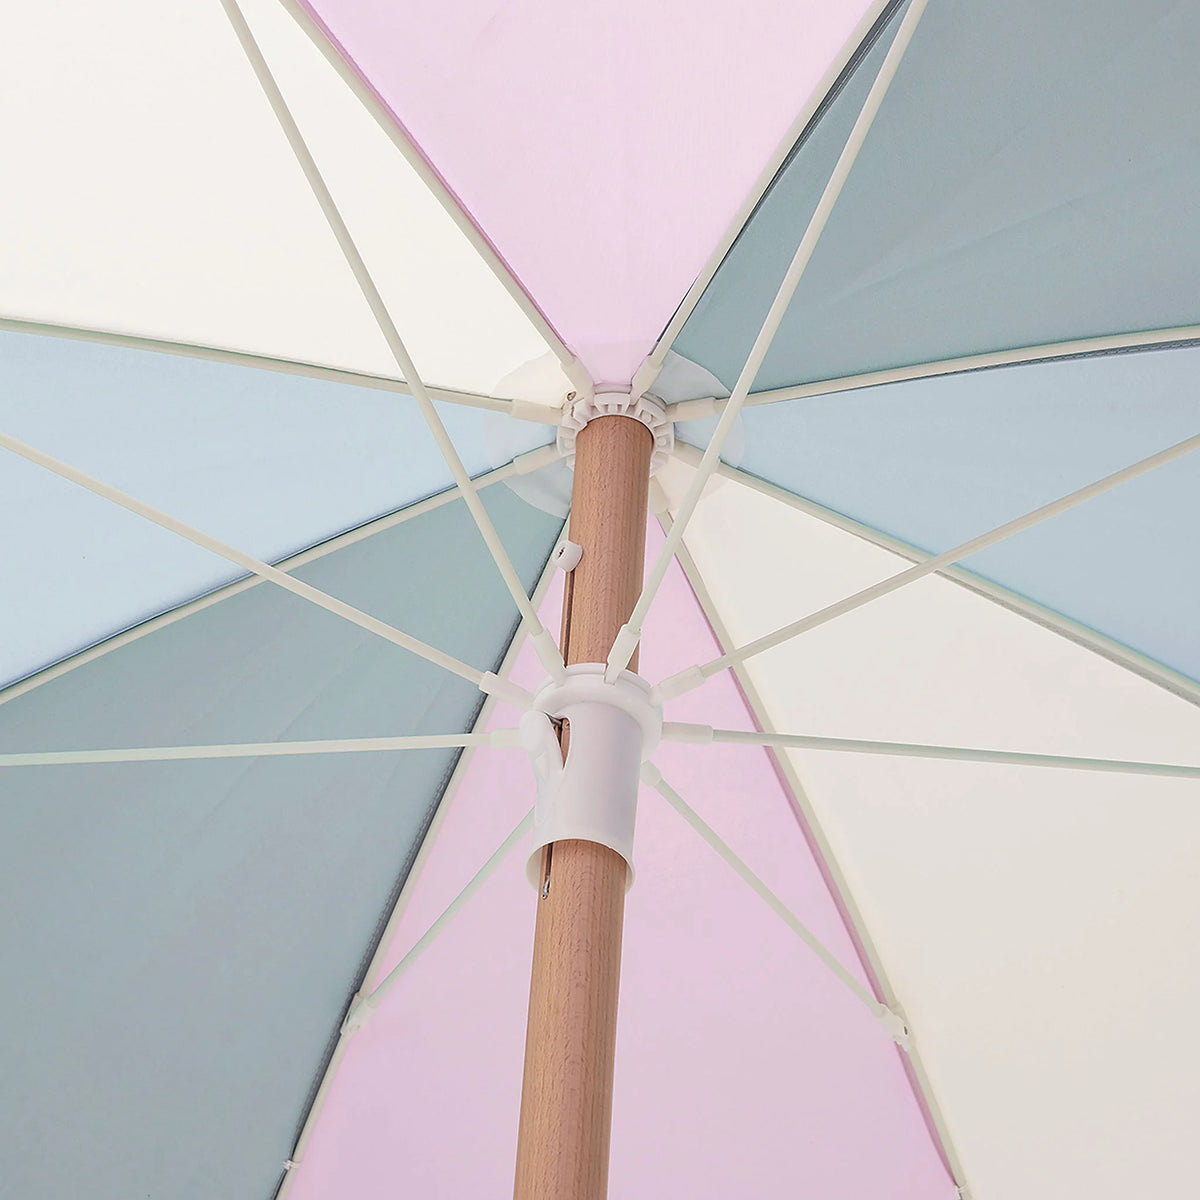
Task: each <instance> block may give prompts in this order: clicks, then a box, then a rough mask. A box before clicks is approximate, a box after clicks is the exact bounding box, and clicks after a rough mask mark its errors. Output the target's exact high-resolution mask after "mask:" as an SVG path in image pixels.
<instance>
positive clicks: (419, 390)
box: [221, 0, 563, 675]
mask: <svg viewBox="0 0 1200 1200" xmlns="http://www.w3.org/2000/svg"><path fill="white" fill-rule="evenodd" d="M221 5H222V7H223V8H224V9H225V15H226V16H227V17H228V18H229V23H230V25H231V26H232V27H233V32H234V34H235V35H236V36H237V39H238V42H239V43H240V44H241V47H242V50H243V52H244V53H245V55H246V59H247V61H248V62H249V64H250V67H251V69H252V70H253V71H254V74H255V77H256V78H257V79H258V82H259V86H260V87H261V88H262V90H263V94H264V96H265V97H266V99H267V102H268V103H269V104H270V105H271V109H272V111H273V112H274V114H275V118H276V120H277V121H278V122H279V127H280V129H281V130H282V131H283V133H284V136H285V137H286V138H287V140H288V145H289V146H291V148H292V153H293V155H294V156H295V158H296V162H297V164H298V165H299V167H300V169H301V170H302V171H303V172H304V177H305V179H306V180H307V181H308V185H309V187H310V189H311V190H312V193H313V197H314V199H316V201H317V203H318V205H319V206H320V208H321V212H322V214H323V215H324V217H325V220H326V223H327V224H328V225H329V229H330V232H331V233H332V234H333V236H334V238H335V239H336V240H337V243H338V247H339V249H340V250H341V251H342V257H343V258H344V259H345V260H346V265H347V266H348V267H349V268H350V271H351V273H352V274H353V276H354V280H355V282H356V283H357V284H358V288H359V291H360V292H362V296H363V299H364V300H365V301H366V302H367V306H368V308H370V310H371V315H372V316H373V317H374V318H375V323H376V324H377V325H378V326H379V332H380V333H381V334H382V335H383V339H384V341H385V342H386V343H387V346H388V349H389V350H390V351H391V353H392V357H393V358H394V359H395V360H396V365H397V366H398V367H399V368H400V374H401V375H402V376H403V377H404V380H405V382H406V383H407V384H408V387H409V390H410V391H411V392H412V396H413V399H414V400H415V401H416V402H417V407H418V408H419V409H420V411H421V416H422V417H423V418H424V420H425V424H426V425H427V426H428V427H429V432H430V434H431V435H432V436H433V440H434V441H435V442H436V443H437V447H438V449H439V450H440V451H441V454H442V457H443V458H444V459H445V460H446V465H447V467H449V468H450V474H451V475H452V476H453V478H454V482H455V483H456V484H457V485H458V489H459V491H460V492H461V493H462V498H463V501H464V502H465V504H466V506H467V509H468V511H469V512H470V514H471V518H472V520H473V521H474V522H475V526H476V528H477V529H478V530H479V535H480V537H481V538H482V539H483V542H484V545H485V546H486V547H487V550H488V553H489V554H490V555H491V557H492V561H493V562H494V563H495V564H496V569H497V570H498V571H499V572H500V577H501V578H502V579H503V580H504V586H505V587H506V588H507V589H508V592H509V595H511V596H512V599H513V603H514V604H516V606H517V611H518V612H519V613H520V614H521V617H522V619H523V620H524V622H525V627H526V629H527V630H528V634H527V636H528V638H529V640H530V642H531V643H532V644H533V648H534V650H535V651H536V652H537V656H538V658H539V659H540V660H541V662H542V665H543V666H544V667H545V668H546V670H547V671H549V672H550V674H551V675H561V674H562V669H563V662H562V658H561V657H560V655H559V652H558V648H557V647H556V646H555V645H554V639H553V638H552V637H551V636H550V633H549V631H548V630H546V629H543V628H542V624H541V621H539V620H538V615H537V612H536V611H535V609H534V607H533V604H532V602H531V601H530V599H529V594H528V593H527V592H526V590H525V585H524V584H523V583H522V582H521V577H520V575H519V574H518V572H517V570H516V568H515V567H514V566H513V564H512V560H511V559H510V558H509V556H508V551H507V550H506V549H505V547H504V543H503V542H502V541H501V540H500V535H499V534H498V533H497V532H496V528H495V526H494V525H493V524H492V519H491V517H489V516H488V513H487V509H486V508H484V506H483V501H481V500H480V499H479V496H478V494H477V492H476V488H475V484H474V482H473V481H472V479H471V477H470V475H469V474H468V473H467V469H466V467H465V466H464V465H463V461H462V459H461V458H460V457H459V454H458V451H457V450H456V449H455V446H454V443H453V442H452V441H451V439H450V435H449V434H448V433H447V432H446V427H445V425H444V424H443V423H442V419H441V417H440V416H438V412H437V409H436V408H434V406H433V401H432V399H430V396H429V391H428V389H427V388H426V387H425V384H424V382H423V381H422V379H421V376H420V374H419V373H418V371H417V367H416V364H415V363H414V362H413V360H412V356H411V355H410V354H409V352H408V347H407V346H406V345H405V344H404V339H403V338H401V336H400V332H399V330H398V329H397V328H396V324H395V322H394V321H393V320H392V316H391V313H390V312H389V311H388V308H387V305H386V304H385V303H384V301H383V297H382V296H381V295H380V293H379V289H378V288H377V287H376V286H375V280H374V278H373V277H372V275H371V272H370V271H369V270H368V268H367V264H366V261H365V260H364V258H363V256H362V254H361V252H360V251H359V249H358V245H357V243H356V242H355V241H354V238H353V237H352V236H351V234H350V229H349V227H348V226H347V224H346V222H345V219H344V218H343V217H342V214H341V210H340V209H339V208H338V206H337V203H336V202H335V201H334V199H333V194H332V193H331V192H330V190H329V187H328V185H327V184H326V183H325V178H324V176H323V175H322V174H321V171H320V168H319V167H318V166H317V162H316V159H315V158H313V155H312V151H311V150H309V148H308V143H307V142H306V141H305V140H304V136H303V135H302V134H301V132H300V127H299V125H297V124H296V119H295V117H293V116H292V112H291V109H290V108H289V107H288V104H287V101H286V100H285V99H284V96H283V92H282V91H280V88H279V85H278V83H277V82H276V80H275V76H274V75H273V74H272V73H271V68H270V67H269V66H268V65H267V60H266V58H265V57H264V56H263V53H262V50H261V48H260V47H259V45H258V42H257V40H256V39H255V37H254V34H253V32H252V31H251V29H250V26H249V24H248V23H247V21H246V17H245V15H244V14H243V12H242V10H241V8H240V6H239V5H238V2H237V0H221Z"/></svg>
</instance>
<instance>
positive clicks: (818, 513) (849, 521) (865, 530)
mask: <svg viewBox="0 0 1200 1200" xmlns="http://www.w3.org/2000/svg"><path fill="white" fill-rule="evenodd" d="M672 453H673V455H674V456H675V457H676V458H678V459H679V460H680V461H681V462H684V463H686V464H687V465H688V466H695V465H696V463H697V462H699V461H700V451H699V450H698V449H697V448H696V447H695V446H689V445H688V444H687V443H686V442H680V441H677V442H676V443H675V449H674V451H673V452H672ZM717 474H718V475H720V476H721V477H722V478H724V479H732V480H733V481H734V482H735V483H737V484H738V485H739V486H741V487H745V488H749V489H750V490H751V491H753V492H758V493H759V495H761V496H767V497H769V498H770V499H772V500H777V501H779V503H781V504H785V505H787V507H789V508H794V509H795V510H796V511H797V512H801V513H804V515H805V516H809V517H813V518H814V519H815V520H818V521H820V522H822V523H823V524H825V525H830V526H832V527H833V528H834V529H840V530H842V532H844V533H849V534H852V535H853V536H854V537H856V538H860V539H862V540H863V541H865V542H869V543H870V544H871V545H872V546H878V547H879V548H880V549H881V550H887V551H889V552H890V553H892V554H895V555H897V556H898V557H900V558H905V559H907V560H908V561H909V562H914V563H920V562H927V561H928V560H929V559H931V558H932V557H933V555H932V554H930V553H929V551H928V550H922V549H920V548H919V547H917V546H913V545H912V544H910V543H909V542H904V541H901V540H900V539H899V538H896V537H892V536H891V534H887V533H884V532H882V531H881V530H879V529H875V528H874V527H873V526H871V525H864V524H863V523H862V522H861V521H856V520H854V518H853V517H848V516H846V515H845V514H844V513H840V512H838V511H836V510H835V509H832V508H826V507H825V506H824V505H823V504H818V503H817V502H816V501H815V500H810V499H808V498H807V497H806V496H798V495H796V493H795V492H789V491H788V490H787V489H786V488H783V487H780V486H779V485H778V484H775V483H771V482H770V481H768V480H766V479H760V478H759V477H758V476H757V475H750V474H748V473H747V472H745V471H743V470H741V469H739V468H738V467H731V466H730V465H729V464H728V463H724V462H723V463H722V464H721V465H720V466H719V467H718V468H717ZM664 532H665V531H664ZM679 553H680V556H681V561H683V559H682V555H683V554H684V553H685V550H684V546H683V545H682V544H681V545H680V551H679ZM937 574H938V575H940V576H941V577H942V578H944V579H947V580H949V581H950V582H951V583H954V584H956V585H958V586H959V587H962V588H965V589H966V590H967V591H970V592H974V593H975V594H976V595H977V596H981V597H983V598H984V599H985V600H989V601H991V602H992V603H993V604H998V605H999V606H1000V607H1001V608H1006V609H1008V610H1009V611H1010V612H1014V613H1016V614H1017V615H1018V616H1021V617H1024V618H1026V619H1027V620H1029V621H1033V622H1034V623H1035V624H1037V625H1040V626H1042V628H1044V629H1049V630H1050V631H1051V632H1052V633H1056V634H1058V635H1059V636H1060V637H1065V638H1066V639H1067V640H1068V641H1071V642H1074V643H1075V644H1076V645H1077V646H1082V647H1083V648H1084V649H1085V650H1090V651H1091V652H1092V653H1094V654H1098V655H1100V657H1101V658H1104V659H1107V660H1108V661H1109V662H1111V663H1114V664H1115V665H1116V666H1118V667H1122V668H1123V669H1124V670H1127V671H1130V672H1132V673H1133V674H1135V675H1137V676H1139V677H1140V678H1142V679H1145V680H1148V681H1149V682H1150V683H1153V684H1155V685H1157V686H1158V687H1161V688H1163V689H1164V690H1165V691H1168V692H1170V693H1171V694H1172V695H1174V696H1178V697H1179V698H1180V699H1181V700H1186V701H1187V702H1188V703H1189V704H1195V705H1197V706H1200V683H1197V682H1196V681H1195V680H1194V679H1189V678H1188V677H1187V676H1186V675H1181V674H1180V673H1179V672H1178V671H1175V670H1172V668H1170V667H1168V666H1166V665H1164V664H1163V663H1160V662H1158V661H1156V660H1155V659H1152V658H1148V657H1147V656H1146V655H1144V654H1142V653H1140V652H1139V651H1137V650H1134V649H1133V648H1132V647H1130V646H1126V645H1124V644H1123V643H1121V642H1117V641H1114V640H1113V639H1112V638H1110V637H1107V636H1106V635H1105V634H1102V633H1099V632H1097V631H1096V630H1095V629H1089V628H1088V627H1087V626H1086V625H1081V624H1080V623H1079V622H1078V621H1074V620H1072V619H1071V618H1070V617H1067V616H1064V615H1063V614H1062V613H1058V612H1055V611H1054V610H1053V609H1050V608H1047V607H1046V606H1045V605H1043V604H1039V603H1038V602H1037V601H1036V600H1030V599H1029V598H1028V597H1027V596H1022V595H1020V594H1018V593H1017V592H1014V591H1012V590H1011V589H1010V588H1006V587H1004V586H1003V585H1001V584H999V583H996V582H995V581H994V580H991V579H986V578H984V577H983V576H982V575H976V574H975V573H974V572H973V571H970V570H968V569H967V568H966V567H961V566H957V565H955V564H951V565H950V566H948V567H942V568H940V569H939V570H938V572H937ZM710 620H711V618H710ZM744 686H745V681H744V680H743V687H744Z"/></svg>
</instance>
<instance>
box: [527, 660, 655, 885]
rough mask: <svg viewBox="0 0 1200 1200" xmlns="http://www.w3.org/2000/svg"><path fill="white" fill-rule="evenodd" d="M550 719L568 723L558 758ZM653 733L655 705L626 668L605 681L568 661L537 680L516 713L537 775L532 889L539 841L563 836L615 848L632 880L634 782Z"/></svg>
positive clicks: (597, 666)
mask: <svg viewBox="0 0 1200 1200" xmlns="http://www.w3.org/2000/svg"><path fill="white" fill-rule="evenodd" d="M552 717H555V718H560V717H561V718H565V719H566V720H567V721H569V722H570V725H571V738H570V744H569V748H568V751H567V761H566V762H565V763H564V762H563V759H562V750H561V749H560V747H559V744H558V737H557V736H556V734H555V730H554V726H553V724H552V723H551V718H552ZM661 736H662V707H661V705H658V704H655V703H653V702H652V701H651V699H650V685H649V684H648V683H647V682H646V681H645V680H644V679H642V678H641V676H639V675H635V674H634V673H633V672H632V671H622V672H621V675H620V677H619V678H618V679H617V681H616V682H615V683H605V682H604V664H603V663H576V664H574V665H573V666H570V667H568V668H567V671H566V674H565V675H564V676H563V678H562V679H560V680H550V681H548V682H546V683H545V684H543V685H542V687H541V688H540V689H539V690H538V692H537V694H536V696H535V697H534V707H533V709H532V710H531V711H530V712H527V713H526V714H525V715H524V716H523V717H522V718H521V742H522V744H523V745H524V747H525V749H526V750H528V751H529V755H530V758H531V759H532V760H533V772H534V775H535V776H536V778H537V803H536V805H535V806H534V812H533V849H532V851H531V853H530V855H529V859H528V862H527V863H526V867H525V870H526V874H527V875H528V876H529V882H530V883H532V884H533V886H534V887H537V886H538V884H539V882H540V879H539V861H540V853H539V852H540V851H541V849H542V847H543V846H547V845H549V844H550V843H551V842H559V841H563V840H564V839H567V838H577V839H580V840H582V841H587V842H598V843H599V844H600V845H601V846H607V847H608V848H609V849H610V850H615V851H616V852H617V853H618V854H619V855H620V856H621V857H622V858H623V859H624V860H625V862H626V865H627V866H628V868H629V870H628V875H627V880H626V887H627V888H628V887H631V886H632V885H633V827H634V820H635V818H636V816H637V795H638V781H639V778H640V775H641V769H642V763H643V762H644V761H645V760H646V759H648V758H649V757H650V755H651V754H653V753H654V749H655V747H656V746H657V745H658V741H659V738H660V737H661Z"/></svg>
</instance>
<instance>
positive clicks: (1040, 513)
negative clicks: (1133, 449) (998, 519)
mask: <svg viewBox="0 0 1200 1200" xmlns="http://www.w3.org/2000/svg"><path fill="white" fill-rule="evenodd" d="M1197 448H1200V434H1195V435H1194V436H1192V437H1190V438H1185V439H1184V440H1183V441H1182V442H1176V444H1175V445H1174V446H1168V447H1167V448H1166V449H1165V450H1160V451H1159V452H1158V453H1157V454H1151V455H1149V456H1148V457H1147V458H1143V459H1141V460H1139V461H1138V462H1136V463H1133V464H1131V465H1130V466H1128V467H1123V468H1122V469H1121V470H1119V471H1114V472H1113V473H1112V474H1111V475H1106V476H1105V477H1104V478H1103V479H1099V480H1097V481H1096V482H1095V483H1089V484H1088V485H1087V486H1086V487H1082V488H1078V489H1077V490H1076V491H1073V492H1070V493H1068V494H1067V495H1065V496H1062V497H1060V498H1059V499H1057V500H1052V501H1051V502H1050V503H1049V504H1043V505H1042V506H1041V507H1040V508H1035V509H1034V510H1033V511H1032V512H1029V513H1026V514H1025V515H1024V516H1022V517H1017V518H1016V519H1015V520H1012V521H1006V522H1005V523H1004V524H1003V525H998V526H996V528H995V529H991V530H989V531H988V532H987V533H982V534H980V535H979V536H978V537H974V538H972V539H971V540H970V541H967V542H963V543H962V544H961V545H959V546H955V547H953V548H952V549H950V550H945V551H943V552H942V553H941V554H935V555H934V556H933V557H932V558H928V559H926V560H925V561H924V562H921V563H917V564H916V565H915V566H912V567H909V569H908V570H907V571H901V572H900V573H899V574H898V575H892V576H890V577H889V578H887V579H884V580H881V581H880V582H879V583H876V584H872V585H871V586H870V587H868V588H863V589H862V591H859V592H855V593H854V595H852V596H847V597H846V598H845V599H844V600H838V601H837V602H836V603H834V604H830V605H827V606H826V607H825V608H823V609H821V610H820V611H819V612H815V613H811V614H810V615H809V616H807V617H801V618H800V620H798V621H793V622H792V623H791V624H789V625H785V626H783V627H782V628H780V629H777V630H775V632H773V633H768V634H765V635H764V636H763V637H760V638H756V639H755V640H754V641H752V642H748V643H747V644H746V645H744V646H739V647H737V648H735V649H733V650H731V651H729V652H728V653H726V654H722V655H721V656H720V657H719V658H714V659H712V660H711V661H710V662H707V663H704V664H702V665H700V666H699V667H692V668H689V670H687V671H681V672H680V673H679V674H678V675H673V676H671V678H670V679H666V680H664V681H663V682H662V683H661V684H659V691H660V694H661V695H663V696H664V697H666V696H677V695H681V694H682V693H683V692H686V691H690V690H691V689H692V688H694V687H699V686H700V684H702V683H703V682H704V680H705V679H707V678H709V676H711V675H715V674H716V673H717V672H718V671H723V670H725V669H726V668H727V667H730V666H732V665H733V663H735V662H745V661H746V659H748V658H753V657H754V656H755V655H756V654H761V653H762V652H763V651H764V650H770V649H772V648H773V647H775V646H779V645H782V644H783V643H784V642H787V641H790V640H791V639H792V638H794V637H799V636H800V634H802V633H807V632H808V631H809V630H811V629H816V628H817V627H818V626H821V625H824V624H825V623H826V622H828V621H832V620H833V619H834V618H835V617H840V616H844V615H845V614H846V613H849V612H853V611H854V610H855V609H857V608H861V607H862V606H863V605H864V604H869V603H870V602H871V601H872V600H878V599H880V598H881V597H883V596H888V595H890V594H891V593H892V592H895V591H897V590H899V589H900V588H902V587H906V586H907V585H908V584H910V583H915V582H916V581H917V580H919V579H924V578H925V577H926V576H927V575H934V574H936V573H937V572H938V571H940V570H941V569H942V568H944V567H948V566H950V565H951V564H953V563H955V562H957V561H958V560H959V559H962V558H967V557H969V556H970V555H972V554H976V553H978V552H979V551H980V550H984V549H986V548H987V547H988V546H994V545H995V544H996V543H997V542H1002V541H1004V539H1005V538H1009V537H1012V536H1013V535H1014V534H1017V533H1021V532H1023V531H1024V530H1026V529H1030V528H1032V527H1033V526H1034V525H1037V524H1039V523H1041V522H1042V521H1045V520H1048V519H1049V518H1050V517H1053V516H1057V515H1058V514H1059V513H1062V512H1066V511H1067V510H1068V509H1070V508H1074V507H1075V506H1076V505H1079V504H1082V503H1083V502H1084V501H1086V500H1091V499H1092V498H1093V497H1095V496H1099V495H1102V494H1103V493H1104V492H1107V491H1110V490H1111V489H1112V488H1115V487H1118V486H1119V485H1120V484H1122V483H1127V482H1128V481H1129V480H1131V479H1136V478H1137V477H1138V476H1139V475H1144V474H1146V473H1147V472H1148V471H1152V470H1154V469H1155V468H1156V467H1160V466H1163V465H1164V464H1166V463H1169V462H1173V461H1174V460H1175V459H1177V458H1182V457H1183V456H1184V455H1185V454H1189V453H1191V452H1192V451H1193V450H1196V449H1197Z"/></svg>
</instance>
